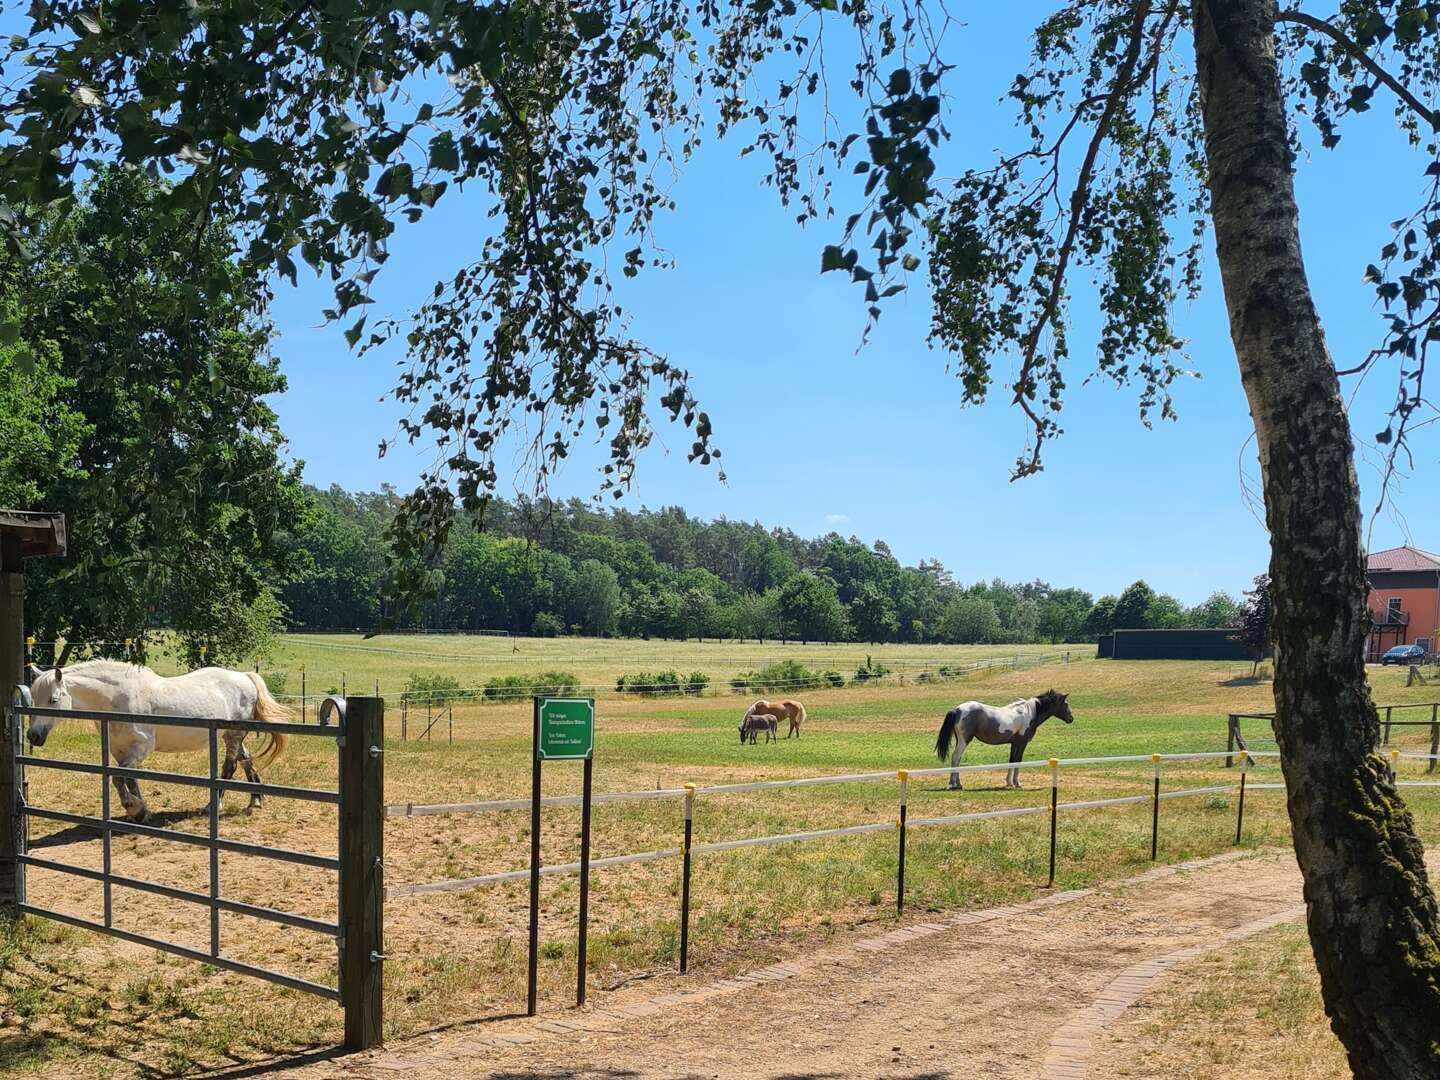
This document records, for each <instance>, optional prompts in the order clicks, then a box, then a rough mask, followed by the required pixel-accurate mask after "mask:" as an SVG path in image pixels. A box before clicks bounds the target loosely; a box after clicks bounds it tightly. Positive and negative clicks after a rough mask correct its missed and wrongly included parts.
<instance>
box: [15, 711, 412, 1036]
mask: <svg viewBox="0 0 1440 1080" xmlns="http://www.w3.org/2000/svg"><path fill="white" fill-rule="evenodd" d="M32 716H55V717H62V718H64V719H70V720H74V719H88V720H111V721H118V722H127V721H128V722H135V723H147V724H154V723H163V724H168V725H173V726H178V727H192V728H204V729H205V730H206V732H207V733H208V735H209V749H210V767H209V775H208V776H207V775H193V774H186V773H173V772H158V771H156V770H153V769H131V768H124V767H121V766H119V765H114V764H111V762H110V738H109V734H110V731H109V725H108V724H105V723H102V724H100V760H99V762H98V763H89V762H78V761H61V760H53V759H49V758H41V757H35V756H33V755H30V754H26V753H25V752H24V751H23V748H22V746H21V738H22V733H23V730H24V727H25V724H26V719H27V718H28V717H32ZM383 718H384V702H383V701H382V700H381V699H380V698H351V699H349V700H348V702H347V701H346V700H345V699H343V698H327V699H326V701H325V702H324V704H323V705H322V706H321V710H320V714H319V719H320V723H319V724H318V725H315V724H266V723H259V722H256V721H220V720H212V719H208V718H206V717H199V716H165V717H157V716H152V715H144V716H141V715H130V714H127V713H103V712H89V711H85V710H81V709H53V708H41V707H37V706H35V705H33V704H32V703H31V701H30V692H29V690H28V689H27V688H25V687H23V686H17V687H16V688H15V691H14V695H13V697H12V703H11V705H10V706H9V707H8V708H7V709H6V710H5V732H4V740H3V746H0V755H4V756H8V757H9V758H10V762H7V763H6V764H13V766H14V775H15V777H16V780H17V783H16V785H15V790H14V792H13V796H12V797H0V843H3V842H4V840H5V839H6V838H8V840H9V844H8V845H7V846H8V847H10V848H12V849H13V850H14V856H13V858H14V862H15V870H16V873H15V875H14V881H15V886H14V895H13V896H0V907H4V908H10V909H12V910H18V911H20V912H24V913H25V914H27V915H36V916H39V917H41V918H46V919H54V920H56V921H58V922H62V923H66V924H68V925H70V926H76V927H79V928H81V929H84V930H92V931H94V932H95V933H97V934H108V935H110V936H111V937H116V938H120V939H121V940H122V941H128V942H132V943H134V944H137V945H144V946H148V947H149V948H152V949H159V950H161V951H163V952H167V953H173V954H174V955H176V956H182V957H185V958H186V959H189V960H196V961H199V962H201V963H205V964H211V965H213V966H214V967H217V968H223V969H224V970H226V971H233V972H238V973H240V974H242V975H251V976H254V977H255V978H257V979H264V980H266V981H268V982H272V983H278V984H279V985H281V986H285V987H289V988H290V989H292V990H300V991H303V992H305V993H308V994H314V995H316V996H317V997H322V998H327V999H329V1000H331V1001H337V1002H339V1003H341V1004H342V1005H343V1007H344V1011H345V1047H346V1048H347V1049H351V1050H363V1049H366V1048H368V1047H371V1046H374V1045H377V1044H378V1043H379V1042H380V1041H381V1037H382V1008H381V994H382V985H383V979H382V971H383V964H382V961H383V960H384V952H383V945H382V927H383V917H384V916H383V903H384V891H385V890H384V882H383V880H382V874H383V869H384V865H383V862H382V857H383V850H382V826H383V823H384V798H383V792H384V771H383V768H384V767H383V762H384V758H383V753H384V750H383V747H384V729H383ZM227 730H240V731H257V732H265V731H269V732H277V733H283V734H285V735H287V736H297V737H301V738H307V739H329V740H333V741H334V742H335V744H336V748H337V754H338V766H339V769H338V772H339V784H338V790H336V791H328V790H321V789H316V788H300V787H285V786H283V785H278V784H263V785H261V784H252V783H248V782H245V781H241V780H227V779H223V778H221V777H220V776H219V775H218V764H219V741H220V737H221V735H220V733H221V732H222V731H227ZM26 769H56V770H61V771H69V772H79V773H87V774H90V775H92V776H94V777H96V778H97V779H98V780H99V782H100V805H101V813H100V816H99V817H90V816H87V815H84V814H74V813H69V812H67V811H63V810H56V809H50V808H45V807H40V806H30V805H28V804H27V800H26V784H25V770H26ZM115 777H124V778H129V779H134V780H141V781H163V782H165V783H170V784H183V785H186V786H189V787H199V788H204V789H205V790H207V791H208V792H209V808H208V810H209V830H208V834H207V835H200V834H196V833H188V832H180V831H177V830H174V829H166V828H156V827H154V826H150V825H139V824H136V823H134V822H131V821H127V820H123V819H113V818H111V817H110V788H111V780H112V778H115ZM224 792H238V793H243V794H246V795H248V794H252V793H259V794H263V795H269V796H273V797H278V798H286V799H301V800H305V801H308V802H317V803H325V804H328V805H332V806H336V807H338V817H339V846H338V852H337V854H336V855H333V856H332V855H317V854H312V853H310V852H302V851H291V850H288V849H285V848H278V847H269V846H266V845H261V844H250V843H243V842H241V841H237V840H227V839H225V838H223V837H221V836H220V799H221V796H222V794H223V793H224ZM5 794H8V793H5ZM6 819H8V820H6ZM30 820H43V821H55V822H62V823H65V824H68V825H73V826H80V827H82V828H88V829H92V830H94V831H96V832H98V833H99V834H100V842H101V845H102V851H101V855H102V860H103V865H102V869H100V870H92V869H90V868H88V867H83V866H76V865H73V864H71V863H64V862H58V861H55V860H52V859H48V858H42V857H40V856H38V855H32V854H30V853H29V851H27V850H26V836H27V835H28V832H29V830H28V828H27V827H26V825H27V822H28V821H30ZM116 833H122V834H127V835H133V836H146V837H151V838H154V839H157V840H164V841H167V842H170V843H177V844H188V845H192V846H196V847H203V848H206V849H207V850H208V851H209V854H210V868H209V869H210V874H209V877H210V881H209V889H208V891H207V892H203V893H202V892H194V891H191V890H189V889H179V888H175V887H173V886H170V885H161V884H159V883H157V882H153V881H145V880H142V879H139V878H133V877H129V876H124V875H120V874H116V873H114V872H112V870H111V859H110V850H111V838H112V837H113V836H114V835H115V834H116ZM221 852H231V853H235V854H240V855H247V856H257V857H260V858H265V859H273V860H276V861H279V862H286V863H292V864H297V865H300V866H309V867H317V868H321V869H324V870H330V871H333V872H334V873H335V874H336V875H337V876H338V879H339V880H338V896H339V905H338V907H339V910H338V916H337V918H336V921H334V922H329V921H327V920H324V919H316V918H311V917H310V916H308V915H299V914H295V913H294V912H289V911H281V910H278V909H276V908H270V907H261V906H258V905H255V904H246V903H241V902H239V901H236V900H230V899H226V898H225V897H224V896H222V895H221V892H220V854H221ZM0 854H6V855H8V854H9V852H8V851H6V852H0ZM26 867H35V868H36V869H43V870H47V871H57V872H59V873H63V874H70V875H74V876H75V877H80V878H84V879H86V880H89V881H95V882H99V883H100V884H101V885H102V886H103V889H104V911H103V915H102V919H101V921H99V922H96V921H93V920H90V919H84V918H80V917H77V916H74V915H69V914H66V913H63V912H59V911H53V910H50V909H48V908H44V907H40V906H39V905H37V904H33V903H30V902H29V901H28V900H27V898H26V895H25V868H26ZM116 888H121V889H134V890H138V891H140V892H145V893H151V894H153V895H157V896H164V897H168V898H169V899H172V900H180V901H184V902H187V903H191V904H195V905H196V906H198V907H201V908H208V909H209V914H210V947H209V949H208V951H207V950H200V949H193V948H190V947H188V946H185V945H179V944H176V943H175V942H172V941H166V940H164V939H162V938H157V937H151V936H149V935H146V934H140V933H136V932H135V931H133V930H126V929H121V928H120V927H117V926H116V925H114V919H113V916H112V903H111V897H112V892H113V890H114V889H116ZM221 912H229V913H232V914H238V915H246V916H250V917H252V918H256V919H263V920H266V921H268V922H272V923H279V924H281V925H284V926H291V927H295V928H297V929H301V930H308V931H313V932H316V933H320V934H325V935H328V936H330V937H332V938H334V939H335V940H336V942H337V945H338V948H337V956H338V966H339V979H338V982H339V986H338V988H336V987H331V986H326V985H324V984H322V983H317V982H311V981H309V980H306V979H302V978H298V977H296V976H293V975H287V974H284V973H283V972H279V971H272V970H270V969H268V968H263V967H259V966H256V965H254V964H250V963H246V962H245V961H243V960H237V959H235V958H233V957H231V956H227V955H225V953H224V951H223V949H222V947H221V940H220V913H221Z"/></svg>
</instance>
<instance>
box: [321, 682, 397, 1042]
mask: <svg viewBox="0 0 1440 1080" xmlns="http://www.w3.org/2000/svg"><path fill="white" fill-rule="evenodd" d="M332 700H333V699H327V704H328V703H329V701H332ZM344 724H345V735H344V737H343V738H342V739H341V741H340V742H341V745H340V1001H341V1004H342V1005H343V1006H344V1007H345V1049H347V1050H367V1049H369V1048H370V1047H372V1046H377V1045H379V1043H380V1042H381V1041H382V1039H383V1038H384V1009H383V1004H384V985H385V979H384V970H385V965H384V963H383V961H384V959H385V945H384V936H383V931H384V926H385V880H384V870H385V863H384V858H385V846H384V835H385V834H384V827H385V701H384V699H382V698H372V697H358V698H350V699H349V700H348V701H345V702H344Z"/></svg>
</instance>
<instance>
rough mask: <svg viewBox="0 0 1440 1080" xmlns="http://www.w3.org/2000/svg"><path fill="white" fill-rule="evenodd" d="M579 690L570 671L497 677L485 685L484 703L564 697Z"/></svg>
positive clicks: (574, 675) (578, 683)
mask: <svg viewBox="0 0 1440 1080" xmlns="http://www.w3.org/2000/svg"><path fill="white" fill-rule="evenodd" d="M579 690H580V677H579V676H578V675H576V674H574V673H573V672H570V671H541V672H538V673H536V674H533V675H497V676H496V677H495V678H493V679H489V680H487V681H486V683H485V700H486V701H519V700H521V699H522V698H528V697H534V696H536V695H539V696H540V697H564V696H565V695H567V694H575V693H578V692H579Z"/></svg>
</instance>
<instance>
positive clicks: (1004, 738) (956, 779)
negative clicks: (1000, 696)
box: [935, 690, 1075, 791]
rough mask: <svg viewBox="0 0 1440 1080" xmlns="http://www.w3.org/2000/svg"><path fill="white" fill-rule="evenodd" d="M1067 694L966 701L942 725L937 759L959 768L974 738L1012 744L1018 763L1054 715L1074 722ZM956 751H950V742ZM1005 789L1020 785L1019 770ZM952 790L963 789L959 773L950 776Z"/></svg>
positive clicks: (1008, 777)
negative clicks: (1000, 701)
mask: <svg viewBox="0 0 1440 1080" xmlns="http://www.w3.org/2000/svg"><path fill="white" fill-rule="evenodd" d="M1067 697H1068V695H1066V694H1058V693H1056V692H1055V691H1054V690H1046V691H1045V693H1043V694H1041V695H1040V696H1039V697H1032V698H1022V699H1021V700H1020V701H1015V702H1012V703H1011V704H1009V705H986V704H983V703H982V702H979V701H967V702H965V703H964V704H961V705H956V706H955V708H953V709H951V710H950V711H949V712H947V713H946V714H945V719H944V720H943V721H942V722H941V724H940V734H939V736H938V737H937V738H936V739H935V756H936V757H938V758H939V759H940V760H941V761H944V760H945V758H946V757H947V756H948V757H949V758H950V767H951V768H952V769H958V768H959V767H960V756H961V755H962V754H964V753H965V747H966V745H967V744H968V743H969V742H970V740H971V739H979V740H980V741H981V742H983V743H990V744H991V745H992V746H999V745H1001V744H1004V743H1009V744H1010V762H1011V764H1016V763H1018V762H1019V761H1020V760H1022V759H1023V758H1024V757H1025V747H1027V746H1029V745H1030V740H1031V739H1033V738H1034V737H1035V732H1037V731H1038V730H1040V725H1041V724H1043V723H1044V722H1045V721H1046V720H1048V719H1049V718H1050V717H1052V716H1058V717H1059V718H1060V719H1061V720H1064V721H1065V723H1067V724H1072V723H1074V722H1075V717H1074V715H1073V714H1072V713H1071V712H1070V706H1069V705H1068V704H1067V703H1066V698H1067ZM952 742H953V743H954V750H953V752H952V751H951V743H952ZM1005 786H1006V787H1016V788H1018V787H1019V786H1020V770H1019V769H1011V770H1009V771H1008V772H1007V773H1006V774H1005ZM950 790H951V791H959V790H960V774H959V773H958V772H952V773H951V774H950Z"/></svg>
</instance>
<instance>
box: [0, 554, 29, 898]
mask: <svg viewBox="0 0 1440 1080" xmlns="http://www.w3.org/2000/svg"><path fill="white" fill-rule="evenodd" d="M20 569H21V566H20V559H19V556H18V554H16V555H15V556H14V558H13V561H12V558H11V557H10V555H9V553H6V554H5V555H4V556H3V564H0V679H3V680H4V682H3V684H0V685H3V687H4V694H3V696H0V702H9V701H10V693H11V690H12V689H13V688H14V687H15V686H17V685H20V684H21V683H23V682H24V680H25V576H24V575H23V574H22V573H21V572H20ZM24 726H25V724H24V721H23V720H22V719H21V718H20V717H18V716H14V717H12V716H9V715H8V714H7V716H6V718H5V722H4V724H3V728H4V737H3V739H0V743H3V745H0V918H7V919H16V918H19V916H20V904H21V903H22V902H23V901H24V899H25V897H24V896H23V893H24V875H23V872H22V870H21V868H20V851H21V849H22V847H23V846H24V844H23V841H22V831H21V830H22V826H21V821H22V817H21V814H20V766H19V763H18V762H16V760H15V758H16V756H17V755H18V754H19V752H20V731H21V729H22V728H23V727H24Z"/></svg>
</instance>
